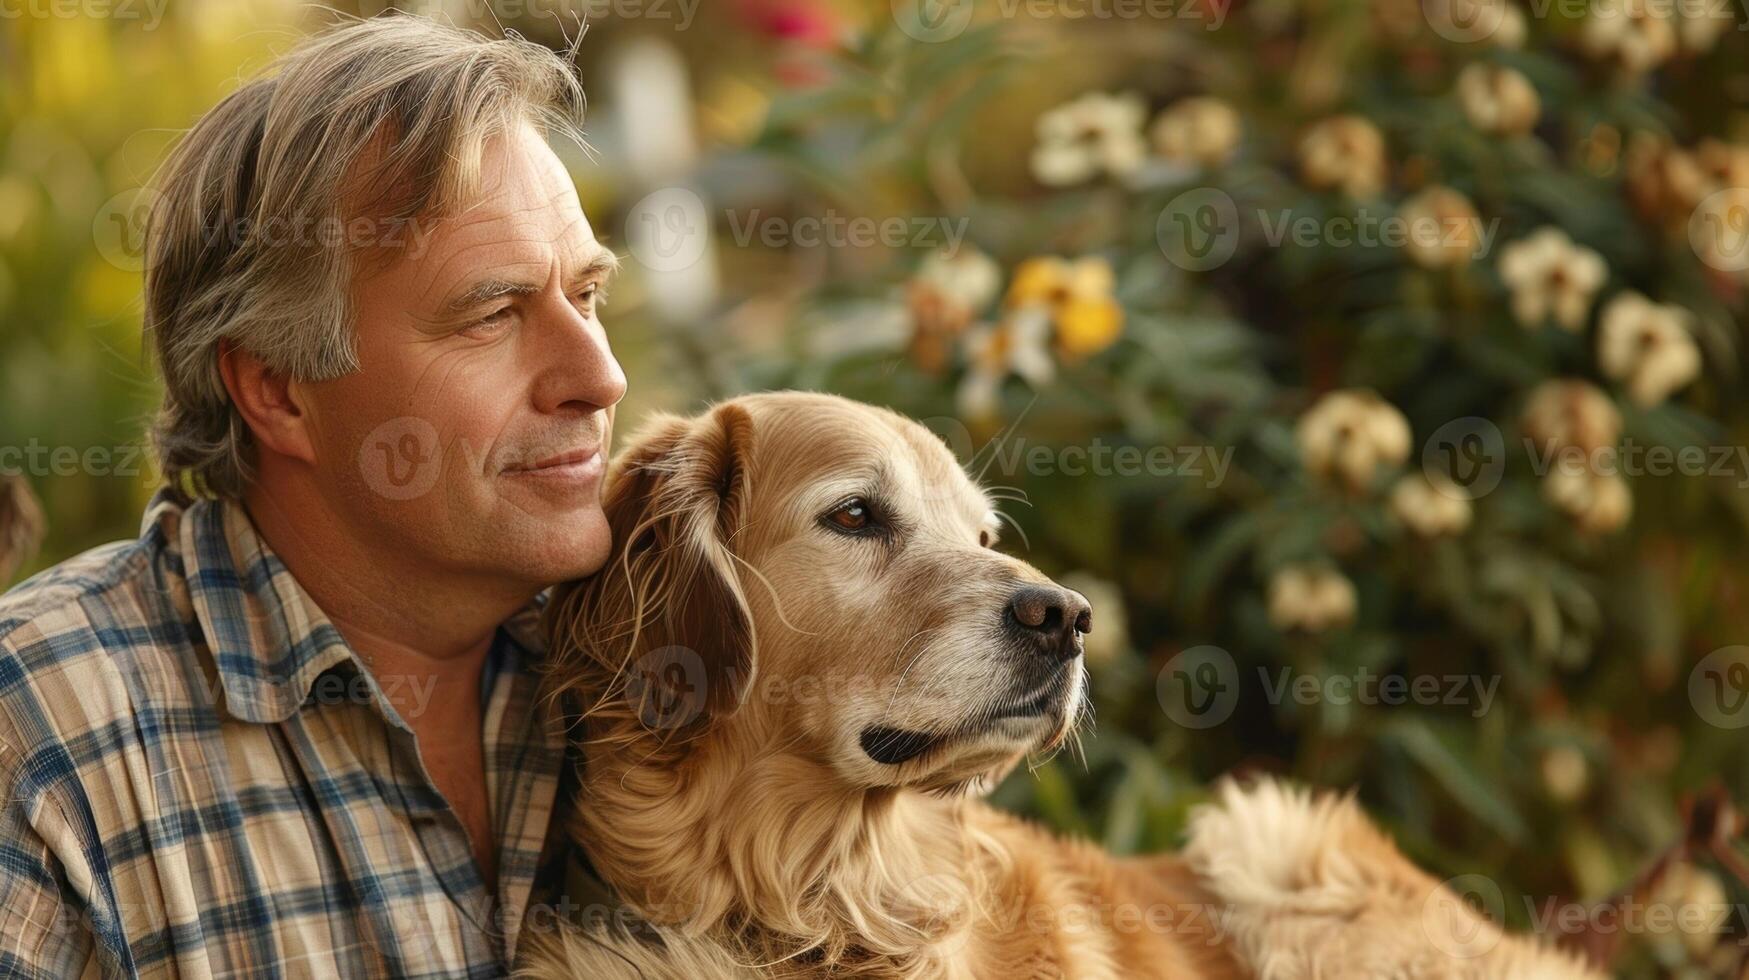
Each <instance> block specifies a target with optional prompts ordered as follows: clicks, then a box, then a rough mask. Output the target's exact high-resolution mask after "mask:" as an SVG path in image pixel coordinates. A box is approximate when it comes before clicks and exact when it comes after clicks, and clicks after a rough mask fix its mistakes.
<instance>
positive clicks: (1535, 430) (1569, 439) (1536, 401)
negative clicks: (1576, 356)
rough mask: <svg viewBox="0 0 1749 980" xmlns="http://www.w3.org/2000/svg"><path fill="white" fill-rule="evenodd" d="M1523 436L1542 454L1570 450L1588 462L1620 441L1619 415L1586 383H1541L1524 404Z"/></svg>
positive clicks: (1607, 397)
mask: <svg viewBox="0 0 1749 980" xmlns="http://www.w3.org/2000/svg"><path fill="white" fill-rule="evenodd" d="M1524 434H1525V437H1526V438H1528V439H1530V440H1531V441H1532V442H1533V443H1535V444H1536V445H1537V446H1539V447H1541V451H1542V452H1545V453H1550V454H1552V453H1554V452H1556V451H1558V450H1561V449H1565V448H1568V447H1574V448H1577V449H1579V450H1581V451H1582V452H1583V453H1584V454H1585V456H1586V457H1587V458H1589V457H1590V456H1591V455H1592V454H1593V453H1595V452H1597V451H1598V450H1599V449H1607V448H1611V447H1613V446H1614V445H1615V444H1616V441H1617V440H1619V439H1620V438H1621V412H1620V411H1619V410H1617V409H1616V407H1615V402H1612V401H1610V400H1609V396H1608V395H1606V394H1604V393H1603V392H1602V391H1601V390H1599V389H1598V387H1597V386H1596V385H1594V384H1591V383H1590V382H1587V381H1576V380H1571V379H1567V380H1557V381H1545V382H1543V383H1542V384H1540V385H1537V386H1536V388H1535V389H1534V390H1532V391H1531V393H1530V397H1529V398H1528V399H1526V401H1525V406H1524Z"/></svg>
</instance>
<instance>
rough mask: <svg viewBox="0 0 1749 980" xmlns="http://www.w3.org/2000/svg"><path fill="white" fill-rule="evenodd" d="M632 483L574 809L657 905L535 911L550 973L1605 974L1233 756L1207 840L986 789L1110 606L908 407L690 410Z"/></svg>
mask: <svg viewBox="0 0 1749 980" xmlns="http://www.w3.org/2000/svg"><path fill="white" fill-rule="evenodd" d="M605 507H606V510H607V515H608V520H609V522H610V524H611V526H612V529H613V534H614V541H615V546H614V548H615V550H614V553H613V557H612V558H611V559H610V561H609V563H608V565H607V566H606V567H605V568H604V569H603V570H602V571H601V572H599V573H598V574H596V575H595V576H593V577H591V578H589V579H587V580H584V581H582V582H578V583H574V584H572V585H570V586H567V587H565V588H562V589H561V590H559V592H558V593H557V594H556V595H555V596H554V600H553V602H552V603H551V605H550V607H549V619H548V625H549V631H550V635H551V641H552V649H551V652H550V657H549V664H548V667H549V669H550V671H551V673H550V680H551V682H552V690H553V691H554V693H555V696H557V697H559V698H561V699H562V702H563V703H564V704H566V705H567V706H568V707H569V709H570V710H571V711H572V712H574V715H575V717H576V718H577V724H576V730H575V735H574V737H575V738H576V739H577V744H578V749H579V753H580V755H581V756H582V757H583V758H585V760H586V761H585V762H584V764H583V765H582V766H581V775H580V777H579V778H580V782H581V788H580V790H579V792H578V794H577V799H575V800H574V801H572V804H571V807H570V812H569V813H568V814H566V815H565V818H566V819H567V820H568V824H567V825H566V833H567V834H568V835H569V837H570V838H571V840H572V841H573V842H574V844H575V846H576V847H578V848H580V849H581V851H582V852H583V853H584V854H586V855H587V859H588V861H589V863H590V864H591V865H592V866H593V868H594V869H595V870H596V872H597V873H598V874H599V876H600V878H601V879H602V880H603V881H605V882H606V883H607V884H608V885H610V886H611V887H612V888H613V889H614V890H615V891H616V892H617V893H618V895H619V896H620V898H621V899H623V900H624V901H625V902H626V903H628V904H629V905H630V906H631V907H632V908H634V909H636V911H637V913H638V915H639V916H640V917H641V918H642V919H643V920H645V921H647V922H648V923H650V924H651V925H652V926H653V928H652V929H649V930H646V931H644V933H643V937H644V938H639V936H638V935H636V934H634V931H632V930H625V929H613V930H605V931H602V930H598V931H596V933H594V934H584V933H582V932H572V933H569V934H567V935H565V936H562V937H561V938H560V939H559V940H558V941H554V940H553V939H552V938H551V937H547V938H546V939H545V940H543V939H542V938H541V937H531V939H530V941H529V943H528V944H527V950H525V954H524V956H523V972H524V973H526V974H527V975H529V976H553V977H590V978H595V977H619V976H626V977H630V976H648V977H660V978H669V977H677V978H678V977H684V978H687V980H696V978H704V977H718V976H733V977H828V976H830V977H841V976H842V977H849V976H857V977H894V978H898V977H918V978H921V977H930V978H935V977H949V978H975V980H985V978H1002V980H1033V978H1046V977H1049V978H1065V980H1067V978H1087V980H1094V978H1140V977H1150V978H1174V980H1219V978H1229V977H1250V976H1263V977H1271V978H1274V977H1282V978H1286V977H1308V978H1309V977H1314V976H1316V977H1390V976H1398V977H1453V978H1457V977H1477V978H1480V977H1507V976H1510V977H1546V978H1568V977H1584V976H1590V974H1588V973H1587V972H1586V971H1584V970H1583V969H1581V967H1580V966H1579V964H1578V963H1577V961H1575V960H1572V959H1569V958H1567V957H1565V956H1562V955H1559V954H1556V953H1554V952H1553V951H1549V950H1544V949H1542V948H1541V947H1539V946H1536V945H1534V944H1532V943H1531V942H1529V941H1527V940H1525V939H1521V938H1516V937H1505V936H1502V935H1501V933H1500V931H1499V929H1498V928H1496V927H1495V926H1494V925H1493V924H1492V922H1491V921H1490V920H1488V919H1486V918H1484V917H1482V916H1480V915H1478V914H1477V913H1476V912H1474V911H1472V910H1471V909H1470V907H1469V906H1468V905H1467V904H1465V903H1463V902H1462V901H1460V900H1458V899H1457V898H1456V897H1455V896H1453V895H1451V894H1450V893H1449V892H1447V891H1446V890H1445V889H1444V888H1442V887H1441V886H1440V885H1439V884H1438V883H1437V882H1435V881H1433V880H1432V879H1431V878H1430V877H1429V876H1427V875H1425V874H1424V873H1422V872H1421V871H1419V870H1417V869H1416V868H1414V867H1413V866H1412V865H1410V864H1409V863H1408V862H1407V861H1406V860H1404V859H1403V858H1402V857H1401V856H1399V855H1398V853H1397V852H1396V850H1395V849H1394V848H1393V847H1392V845H1391V844H1390V842H1389V841H1388V840H1387V839H1386V838H1385V837H1384V836H1383V835H1382V834H1380V833H1379V832H1378V831H1377V830H1375V829H1374V828H1373V827H1372V826H1371V825H1370V824H1368V823H1367V822H1366V820H1365V819H1364V818H1363V817H1362V816H1361V815H1360V813H1359V811H1358V809H1357V808H1356V807H1355V806H1354V804H1353V803H1352V802H1351V801H1348V800H1341V799H1335V798H1328V797H1326V798H1316V797H1313V796H1312V795H1310V794H1308V793H1305V792H1302V791H1297V790H1293V789H1289V788H1286V787H1283V786H1281V785H1279V784H1276V783H1273V782H1263V783H1259V784H1257V785H1254V786H1251V787H1249V788H1241V787H1239V786H1237V785H1234V784H1227V785H1225V786H1224V787H1223V788H1222V789H1221V790H1220V791H1219V796H1218V802H1217V803H1216V804H1214V805H1211V806H1209V807H1206V808H1204V809H1203V810H1202V811H1200V812H1199V813H1198V814H1197V815H1196V816H1195V818H1194V820H1193V822H1192V823H1193V826H1192V832H1191V835H1190V843H1189V845H1188V846H1187V847H1186V849H1185V850H1184V851H1183V852H1182V853H1181V854H1179V855H1176V856H1161V857H1154V858H1148V859H1130V860H1125V859H1119V858H1116V857H1113V856H1110V855H1108V854H1106V853H1104V852H1102V851H1101V850H1099V849H1098V848H1096V847H1094V846H1092V845H1091V844H1088V843H1085V842H1077V841H1069V840H1062V839H1059V838H1057V837H1055V836H1053V835H1052V834H1050V833H1048V832H1046V831H1045V830H1043V829H1040V828H1038V827H1035V826H1033V825H1030V824H1028V823H1026V822H1024V821H1022V820H1019V819H1016V818H1014V817H1012V816H1009V815H1006V814H1004V813H1001V812H999V811H997V810H995V809H993V808H992V807H990V806H988V805H986V804H985V803H983V802H982V801H981V799H980V797H981V796H982V795H983V793H984V792H985V791H987V790H988V789H989V788H991V787H993V786H994V785H995V784H996V783H997V782H998V781H999V780H1000V779H1001V778H1002V777H1003V776H1004V775H1006V774H1007V773H1008V772H1009V771H1010V770H1012V769H1013V768H1014V767H1015V765H1016V764H1017V763H1019V762H1020V761H1021V760H1023V759H1024V758H1025V757H1026V756H1027V755H1028V754H1029V753H1035V752H1049V751H1051V750H1052V749H1054V748H1056V747H1058V746H1060V745H1062V744H1063V743H1064V741H1065V740H1066V739H1069V738H1070V737H1071V736H1072V734H1073V733H1074V731H1075V729H1076V726H1077V723H1078V721H1079V720H1080V719H1081V718H1082V717H1083V701H1084V699H1085V694H1086V689H1087V682H1086V667H1085V664H1084V662H1083V657H1082V655H1081V651H1082V635H1083V634H1084V633H1086V632H1088V630H1089V629H1090V628H1092V627H1093V622H1094V619H1095V617H1094V614H1093V612H1092V610H1090V609H1089V608H1088V604H1087V601H1086V600H1085V599H1084V598H1082V597H1081V596H1080V595H1078V594H1076V593H1074V592H1071V591H1069V590H1067V589H1064V588H1062V587H1060V586H1058V585H1056V584H1055V583H1053V582H1052V581H1051V580H1050V579H1048V578H1047V577H1046V576H1044V575H1043V574H1041V573H1040V572H1039V571H1038V570H1037V569H1034V568H1033V567H1031V566H1030V565H1028V564H1027V563H1025V562H1023V561H1021V560H1019V559H1017V558H1014V557H1012V556H1009V555H1006V554H1003V553H1002V552H1000V551H997V550H996V548H995V545H996V540H997V531H998V524H997V517H996V515H995V513H994V510H993V507H992V502H991V498H990V496H989V495H988V494H986V493H985V492H984V491H983V490H981V489H980V488H979V487H978V486H977V485H976V484H975V483H974V482H973V481H972V480H971V479H970V478H969V477H968V476H967V475H966V473H965V472H964V470H963V469H962V467H961V466H960V465H959V464H958V463H957V461H956V460H955V459H954V457H953V455H952V454H951V453H950V452H949V451H948V450H947V448H946V447H945V446H944V444H943V443H942V441H941V440H940V439H939V438H937V437H936V436H935V435H934V434H932V433H931V432H929V431H928V430H927V429H925V428H923V427H922V426H920V425H918V424H917V423H915V422H913V421H911V420H909V419H906V418H904V417H903V416H900V415H898V414H895V413H893V412H890V411H885V410H882V409H878V408H873V407H870V406H867V405H862V404H858V403H856V402H852V401H848V400H845V399H842V398H837V397H832V396H827V395H818V394H802V393H774V394H762V395H753V396H748V397H743V398H737V399H734V400H731V401H727V402H724V403H722V404H719V405H717V406H716V407H714V408H713V409H712V410H710V411H708V412H706V413H704V414H702V415H700V416H698V417H696V418H679V417H673V416H661V417H658V418H656V419H655V420H654V421H652V422H651V423H650V424H649V425H648V426H647V427H646V428H645V429H644V430H643V431H642V432H641V433H640V434H639V435H638V436H637V437H636V438H634V439H633V440H632V442H631V444H630V446H629V447H628V448H627V449H626V451H625V452H624V454H623V455H622V456H621V457H620V458H618V459H617V460H616V461H615V464H614V467H613V469H612V472H611V475H610V477H609V484H608V488H607V494H606V499H605Z"/></svg>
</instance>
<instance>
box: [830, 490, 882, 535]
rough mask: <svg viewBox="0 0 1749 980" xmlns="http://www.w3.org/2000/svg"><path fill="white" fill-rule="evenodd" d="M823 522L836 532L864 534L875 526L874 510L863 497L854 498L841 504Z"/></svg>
mask: <svg viewBox="0 0 1749 980" xmlns="http://www.w3.org/2000/svg"><path fill="white" fill-rule="evenodd" d="M823 520H825V522H826V523H827V524H829V525H831V527H832V528H833V529H834V530H838V531H843V532H845V533H847V534H862V533H864V532H866V531H868V530H870V529H871V528H873V527H874V526H875V515H874V508H873V507H871V506H869V503H868V501H866V500H864V499H862V498H861V497H852V498H850V499H849V500H846V501H845V502H844V503H842V504H839V505H838V507H837V508H836V509H834V510H833V511H831V512H830V513H828V514H827V515H826V516H825V517H824V518H823Z"/></svg>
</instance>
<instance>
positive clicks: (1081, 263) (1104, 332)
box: [1006, 256, 1123, 360]
mask: <svg viewBox="0 0 1749 980" xmlns="http://www.w3.org/2000/svg"><path fill="white" fill-rule="evenodd" d="M1112 288H1113V278H1112V272H1111V265H1110V264H1109V263H1108V262H1106V261H1105V260H1104V259H1101V258H1097V257H1089V258H1084V259H1078V260H1075V261H1073V262H1070V261H1067V260H1065V259H1060V258H1056V257H1054V256H1051V257H1043V258H1034V259H1028V260H1026V261H1025V262H1022V263H1021V264H1020V268H1018V269H1016V270H1015V272H1014V281H1013V282H1012V283H1010V284H1009V287H1008V298H1007V301H1006V302H1007V306H1008V308H1009V309H1010V310H1024V309H1028V308H1035V307H1042V308H1044V309H1045V310H1046V311H1048V312H1049V314H1050V319H1051V323H1052V324H1053V326H1054V327H1055V331H1054V336H1055V340H1056V346H1057V352H1058V353H1059V354H1060V355H1061V356H1062V357H1063V358H1064V359H1066V360H1076V359H1079V358H1083V357H1087V356H1089V355H1091V354H1097V353H1099V352H1100V351H1102V350H1104V349H1106V348H1107V347H1110V346H1111V345H1112V344H1114V343H1116V342H1117V338H1118V337H1119V336H1121V335H1122V334H1123V307H1122V306H1120V305H1118V302H1117V298H1116V297H1115V296H1113V295H1112Z"/></svg>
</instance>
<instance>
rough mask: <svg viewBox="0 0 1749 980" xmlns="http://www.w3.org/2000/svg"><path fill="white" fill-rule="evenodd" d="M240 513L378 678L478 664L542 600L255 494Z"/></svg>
mask: <svg viewBox="0 0 1749 980" xmlns="http://www.w3.org/2000/svg"><path fill="white" fill-rule="evenodd" d="M243 504H244V506H245V508H246V509H247V511H248V513H249V516H250V518H251V519H252V520H253V521H254V523H255V528H256V531H257V533H259V534H260V535H261V538H262V540H263V541H265V542H266V543H267V546H268V547H269V548H271V549H273V551H274V553H275V554H277V555H278V556H279V558H280V560H281V561H283V562H284V563H285V566H286V568H288V569H290V571H291V573H292V577H293V578H295V579H297V582H298V584H299V585H300V586H302V587H303V589H304V591H305V592H307V593H308V594H309V596H310V598H311V599H312V600H313V601H314V602H315V604H316V606H317V608H319V609H320V610H321V611H322V613H323V614H324V615H325V616H327V617H328V619H329V620H330V621H331V622H333V624H334V626H335V628H337V629H338V630H339V631H340V634H341V635H342V636H344V637H345V638H346V641H347V643H348V644H350V645H351V646H352V648H353V650H355V651H356V652H357V653H358V654H359V655H360V657H362V658H363V659H364V661H365V663H366V664H368V665H370V666H371V667H372V669H373V670H376V669H378V668H379V666H381V667H388V666H390V665H396V666H398V667H412V666H414V665H415V664H418V663H429V662H431V661H437V662H440V663H449V664H451V665H452V666H460V665H461V664H464V663H467V662H469V661H472V662H473V663H475V664H478V663H479V662H481V661H482V660H483V659H484V657H485V654H486V651H487V650H488V649H490V647H491V643H492V637H493V635H494V634H495V632H496V631H497V628H498V626H499V625H500V624H502V623H503V622H504V621H505V620H506V619H508V618H510V617H511V616H512V615H514V614H515V613H516V612H517V611H518V610H519V609H521V608H522V607H523V606H525V605H526V604H527V603H528V602H529V601H530V600H531V599H532V598H533V597H534V595H535V594H536V593H537V591H538V590H535V589H533V588H530V587H522V586H521V585H520V583H506V582H501V581H500V582H482V581H478V580H475V579H472V578H467V577H465V576H449V575H445V574H444V573H443V572H442V570H440V569H436V568H432V567H430V566H429V564H427V563H418V562H409V560H408V559H407V557H406V556H405V555H404V553H401V552H400V551H399V550H398V549H395V548H384V547H374V546H373V545H372V544H371V543H369V542H366V541H364V540H362V539H361V537H360V536H359V535H355V534H353V533H350V532H349V530H348V529H347V528H346V526H345V524H344V523H343V522H342V521H340V520H339V519H337V518H333V517H331V516H329V515H321V516H306V515H304V514H303V513H302V512H304V511H306V510H308V508H306V507H303V506H299V505H297V504H296V503H295V502H288V501H287V498H286V497H285V496H284V495H270V494H267V493H264V492H261V491H260V489H259V488H251V490H249V491H248V492H247V493H246V494H245V496H244V500H243ZM433 666H435V665H433Z"/></svg>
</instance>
